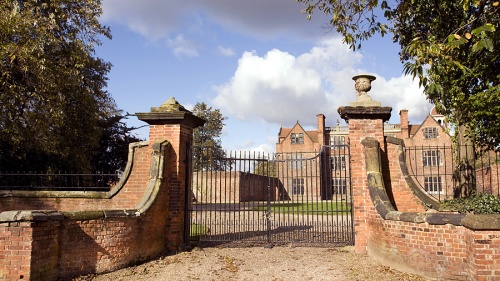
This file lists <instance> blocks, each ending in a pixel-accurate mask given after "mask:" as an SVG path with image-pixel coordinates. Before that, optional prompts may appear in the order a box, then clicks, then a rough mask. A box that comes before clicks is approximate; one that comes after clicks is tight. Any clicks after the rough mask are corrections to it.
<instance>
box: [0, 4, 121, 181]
mask: <svg viewBox="0 0 500 281" xmlns="http://www.w3.org/2000/svg"><path fill="white" fill-rule="evenodd" d="M101 12H102V11H101V2H100V1H99V0H97V1H94V0H84V1H70V0H7V1H2V3H1V4H0V32H1V33H0V157H1V161H0V163H1V165H0V166H1V167H0V168H1V169H4V170H5V169H8V170H14V169H17V170H26V169H30V170H41V171H49V170H66V171H68V170H72V171H82V172H86V171H89V170H91V169H93V168H92V164H93V162H95V160H93V159H95V158H96V157H101V155H98V153H99V152H100V146H99V145H100V142H101V141H102V139H103V137H104V138H105V137H106V136H105V134H107V132H106V130H107V129H109V128H105V126H104V127H103V124H105V123H106V122H109V121H110V120H112V119H113V118H115V116H116V113H117V111H118V110H117V109H116V105H115V102H114V100H113V99H112V98H111V96H110V95H109V93H108V92H106V91H105V87H106V86H107V77H106V75H107V73H108V72H109V70H110V67H111V64H110V63H108V62H105V61H103V60H102V59H100V58H97V57H96V56H95V47H96V46H98V45H100V44H101V41H100V39H101V38H106V37H107V38H111V34H110V30H109V29H108V28H107V27H104V26H102V25H101V24H100V23H99V21H98V19H99V16H100V15H101ZM112 123H113V122H112ZM113 124H115V125H116V122H115V123H113Z"/></svg>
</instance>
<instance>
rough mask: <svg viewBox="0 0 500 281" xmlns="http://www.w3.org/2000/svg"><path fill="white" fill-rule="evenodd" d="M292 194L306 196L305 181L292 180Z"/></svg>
mask: <svg viewBox="0 0 500 281" xmlns="http://www.w3.org/2000/svg"><path fill="white" fill-rule="evenodd" d="M292 194H293V195H301V194H304V179H292Z"/></svg>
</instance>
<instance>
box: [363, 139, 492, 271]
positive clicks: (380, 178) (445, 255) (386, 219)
mask: <svg viewBox="0 0 500 281" xmlns="http://www.w3.org/2000/svg"><path fill="white" fill-rule="evenodd" d="M362 144H363V147H364V154H365V159H366V175H367V182H368V190H367V192H368V193H369V198H370V199H371V201H372V203H373V205H372V207H371V208H368V209H367V210H368V211H367V216H366V218H367V225H368V228H367V229H366V232H367V233H365V235H366V237H367V251H368V252H369V254H370V255H372V256H374V257H376V258H377V259H379V260H380V261H382V262H384V263H386V264H387V265H389V266H391V267H394V268H397V269H399V270H404V271H407V272H411V273H416V274H419V275H422V276H426V277H429V278H437V279H439V280H443V279H445V280H498V278H499V276H500V263H499V262H498V260H499V259H500V216H499V215H472V214H468V215H464V214H454V213H443V212H438V211H436V210H432V209H431V210H429V211H424V209H423V205H424V203H425V204H426V205H427V206H429V205H432V206H438V204H436V202H432V200H431V201H429V198H427V197H426V196H425V194H423V193H422V192H421V190H418V187H417V186H416V185H414V184H413V182H412V181H411V179H410V178H409V177H408V176H407V173H406V172H405V171H406V167H405V161H402V160H401V153H402V142H401V141H398V140H397V139H390V138H388V141H387V143H386V152H385V153H384V152H381V150H380V144H379V142H378V141H377V140H375V139H373V138H365V139H363V141H362ZM384 154H385V155H384ZM396 156H397V157H396ZM380 159H382V160H380ZM383 159H391V160H388V161H387V162H386V163H384V161H383ZM396 160H398V161H397V162H396ZM403 160H404V156H403ZM382 171H383V172H382ZM387 174H390V177H387V176H386V175H387ZM384 175H385V177H384ZM387 186H390V189H388V188H387ZM354 204H355V205H356V204H357V203H356V202H355V203H354Z"/></svg>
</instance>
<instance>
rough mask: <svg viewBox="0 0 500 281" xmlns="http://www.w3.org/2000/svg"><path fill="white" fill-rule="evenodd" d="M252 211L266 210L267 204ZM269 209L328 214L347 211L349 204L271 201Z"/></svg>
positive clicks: (273, 210) (276, 211)
mask: <svg viewBox="0 0 500 281" xmlns="http://www.w3.org/2000/svg"><path fill="white" fill-rule="evenodd" d="M253 210H254V211H267V206H259V207H255V208H253ZM270 210H271V211H272V212H275V213H299V214H328V213H338V212H348V211H349V210H350V204H348V203H346V202H332V201H319V202H304V203H271V207H270Z"/></svg>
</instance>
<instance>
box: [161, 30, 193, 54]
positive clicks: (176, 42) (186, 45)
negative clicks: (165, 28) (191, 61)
mask: <svg viewBox="0 0 500 281" xmlns="http://www.w3.org/2000/svg"><path fill="white" fill-rule="evenodd" d="M167 45H168V46H169V47H170V48H171V49H172V51H173V53H174V54H175V56H177V57H180V56H186V57H197V56H198V55H199V54H198V50H197V47H196V44H195V43H193V42H192V41H189V40H187V39H186V38H184V36H183V35H177V36H176V37H175V38H174V39H168V40H167Z"/></svg>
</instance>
